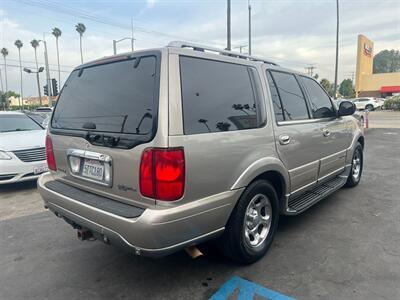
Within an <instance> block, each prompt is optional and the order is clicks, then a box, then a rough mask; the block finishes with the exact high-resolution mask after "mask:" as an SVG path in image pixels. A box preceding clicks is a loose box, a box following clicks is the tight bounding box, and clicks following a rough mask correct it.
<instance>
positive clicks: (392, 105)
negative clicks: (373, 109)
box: [384, 96, 400, 110]
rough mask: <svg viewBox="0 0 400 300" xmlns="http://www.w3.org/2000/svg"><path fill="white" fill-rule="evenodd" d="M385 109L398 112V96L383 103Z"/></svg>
mask: <svg viewBox="0 0 400 300" xmlns="http://www.w3.org/2000/svg"><path fill="white" fill-rule="evenodd" d="M384 106H385V109H393V110H400V96H394V97H392V98H390V99H388V100H386V101H385V104H384Z"/></svg>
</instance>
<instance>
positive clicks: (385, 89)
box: [381, 85, 400, 93]
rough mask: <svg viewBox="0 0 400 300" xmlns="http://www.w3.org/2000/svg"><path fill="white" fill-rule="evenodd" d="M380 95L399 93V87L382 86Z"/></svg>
mask: <svg viewBox="0 0 400 300" xmlns="http://www.w3.org/2000/svg"><path fill="white" fill-rule="evenodd" d="M381 93H400V85H394V86H382V87H381Z"/></svg>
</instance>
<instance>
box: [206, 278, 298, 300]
mask: <svg viewBox="0 0 400 300" xmlns="http://www.w3.org/2000/svg"><path fill="white" fill-rule="evenodd" d="M235 294H236V295H237V298H235V299H237V300H249V299H250V300H252V299H253V298H254V296H256V295H257V296H261V297H264V298H266V299H268V300H295V299H294V298H291V297H288V296H285V295H283V294H281V293H278V292H275V291H273V290H270V289H267V288H266V287H263V286H261V285H258V284H255V283H254V282H251V281H248V280H246V279H243V278H240V277H238V276H233V277H232V278H231V279H229V280H228V281H227V282H226V283H225V284H224V285H223V286H222V287H221V288H220V289H219V290H218V291H217V292H216V293H215V294H214V295H212V296H211V298H210V300H226V299H228V297H229V296H232V295H235Z"/></svg>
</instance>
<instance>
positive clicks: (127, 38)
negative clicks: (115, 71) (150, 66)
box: [113, 37, 135, 55]
mask: <svg viewBox="0 0 400 300" xmlns="http://www.w3.org/2000/svg"><path fill="white" fill-rule="evenodd" d="M125 40H131V48H132V52H133V42H134V40H135V39H134V38H130V37H126V38H123V39H120V40H113V50H114V55H116V54H117V43H119V42H122V41H125Z"/></svg>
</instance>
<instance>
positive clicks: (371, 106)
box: [365, 104, 374, 111]
mask: <svg viewBox="0 0 400 300" xmlns="http://www.w3.org/2000/svg"><path fill="white" fill-rule="evenodd" d="M365 109H366V110H369V111H373V110H374V106H373V105H371V104H368V105H367V106H366V107H365Z"/></svg>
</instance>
